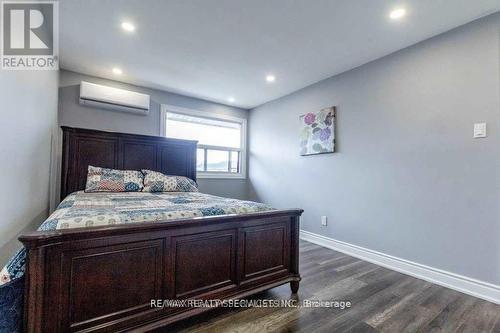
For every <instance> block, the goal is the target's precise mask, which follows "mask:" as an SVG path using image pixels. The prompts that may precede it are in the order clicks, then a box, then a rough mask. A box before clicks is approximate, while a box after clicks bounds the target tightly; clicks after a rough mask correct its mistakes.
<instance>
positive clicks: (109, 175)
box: [85, 165, 144, 193]
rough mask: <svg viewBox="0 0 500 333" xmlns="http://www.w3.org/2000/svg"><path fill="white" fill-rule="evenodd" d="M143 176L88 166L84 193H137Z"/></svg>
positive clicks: (135, 172)
mask: <svg viewBox="0 0 500 333" xmlns="http://www.w3.org/2000/svg"><path fill="white" fill-rule="evenodd" d="M143 187H144V175H143V174H142V172H140V171H136V170H115V169H107V168H100V167H94V166H91V165H89V167H88V172H87V184H86V186H85V192H89V193H90V192H138V191H141V190H142V188H143Z"/></svg>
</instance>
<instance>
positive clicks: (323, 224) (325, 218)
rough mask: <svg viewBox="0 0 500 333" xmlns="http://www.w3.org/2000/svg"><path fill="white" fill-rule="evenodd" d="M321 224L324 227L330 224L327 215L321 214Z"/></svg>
mask: <svg viewBox="0 0 500 333" xmlns="http://www.w3.org/2000/svg"><path fill="white" fill-rule="evenodd" d="M321 225H322V226H324V227H326V226H327V225H328V218H327V217H326V216H321Z"/></svg>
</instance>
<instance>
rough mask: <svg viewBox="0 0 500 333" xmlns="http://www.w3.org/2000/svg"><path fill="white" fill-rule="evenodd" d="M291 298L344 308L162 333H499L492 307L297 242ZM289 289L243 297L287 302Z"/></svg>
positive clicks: (268, 312) (499, 313)
mask: <svg viewBox="0 0 500 333" xmlns="http://www.w3.org/2000/svg"><path fill="white" fill-rule="evenodd" d="M300 273H301V275H302V282H301V284H300V289H299V293H298V295H297V296H296V297H297V299H298V300H299V301H300V300H304V299H311V300H334V299H335V300H348V301H351V302H352V307H351V308H350V309H344V310H340V309H332V308H300V309H298V308H247V309H215V310H212V311H209V312H207V313H205V314H202V315H200V316H198V317H195V318H191V319H188V320H185V321H182V322H180V323H177V324H174V325H171V326H169V327H167V328H166V329H165V331H168V332H197V333H202V332H217V333H218V332H241V333H243V332H248V333H252V332H339V333H340V332H362V333H364V332H366V333H373V332H375V333H380V332H391V333H392V332H397V333H399V332H425V333H427V332H470V333H480V332H500V305H496V304H493V303H490V302H487V301H483V300H481V299H478V298H475V297H472V296H468V295H465V294H462V293H460V292H457V291H454V290H451V289H447V288H444V287H441V286H438V285H435V284H432V283H429V282H426V281H423V280H419V279H416V278H413V277H410V276H407V275H404V274H401V273H398V272H395V271H391V270H389V269H385V268H383V267H380V266H377V265H374V264H371V263H368V262H365V261H362V260H359V259H356V258H353V257H350V256H347V255H345V254H342V253H340V252H336V251H333V250H329V249H326V248H323V247H320V246H317V245H315V244H312V243H308V242H305V241H301V244H300ZM290 297H291V291H290V286H289V285H284V286H281V287H277V288H274V289H272V290H269V291H267V292H264V293H260V294H258V295H256V296H254V297H251V298H250V299H290Z"/></svg>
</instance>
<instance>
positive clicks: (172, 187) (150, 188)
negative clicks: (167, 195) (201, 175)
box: [142, 170, 198, 192]
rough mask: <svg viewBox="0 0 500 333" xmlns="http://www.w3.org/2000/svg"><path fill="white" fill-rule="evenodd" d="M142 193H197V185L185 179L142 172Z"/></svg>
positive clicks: (154, 172) (159, 173) (153, 172)
mask: <svg viewBox="0 0 500 333" xmlns="http://www.w3.org/2000/svg"><path fill="white" fill-rule="evenodd" d="M142 173H143V174H144V190H143V191H144V192H198V185H196V183H195V182H194V181H193V180H192V179H190V178H187V177H182V176H169V175H165V174H163V173H161V172H157V171H151V170H142Z"/></svg>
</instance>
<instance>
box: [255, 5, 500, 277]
mask: <svg viewBox="0 0 500 333" xmlns="http://www.w3.org/2000/svg"><path fill="white" fill-rule="evenodd" d="M499 31H500V15H499V14H496V15H493V16H490V17H487V18H485V19H482V20H480V21H476V22H473V23H471V24H468V25H465V26H462V27H460V28H457V29H455V30H453V31H450V32H448V33H445V34H443V35H440V36H437V37H435V38H433V39H430V40H427V41H425V42H422V43H420V44H417V45H415V46H412V47H409V48H407V49H404V50H402V51H399V52H397V53H394V54H392V55H389V56H387V57H384V58H382V59H379V60H376V61H374V62H372V63H369V64H367V65H364V66H362V67H359V68H357V69H354V70H351V71H349V72H346V73H344V74H341V75H338V76H335V77H332V78H329V79H326V80H324V81H321V82H319V83H316V84H314V85H312V86H309V87H307V88H304V89H302V90H300V91H298V92H295V93H293V94H291V95H288V96H286V97H283V98H281V99H279V100H276V101H273V102H270V103H267V104H265V105H263V106H260V107H258V108H256V109H254V110H251V111H250V127H249V128H250V134H249V138H250V151H249V156H250V184H249V192H250V193H249V194H250V196H251V198H254V199H257V200H261V201H265V202H269V203H271V204H273V205H275V206H277V207H301V208H304V209H305V213H304V215H303V219H302V229H304V230H307V231H311V232H314V233H318V234H321V235H325V236H327V237H331V238H334V239H337V240H341V241H345V242H348V243H351V244H355V245H359V246H363V247H366V248H369V249H372V250H376V251H380V252H383V253H386V254H390V255H393V256H396V257H400V258H404V259H407V260H411V261H414V262H417V263H421V264H425V265H429V266H432V267H436V268H440V269H444V270H447V271H450V272H454V273H458V274H462V275H465V276H468V277H472V278H477V279H481V280H483V281H487V282H491V283H495V284H500V242H499V238H500V214H499V207H500V196H499V184H500V181H499V170H500V168H499V166H500V158H499V156H500V144H499V143H500V140H499V129H500V128H499V127H500V126H499V120H500V119H499V118H500V117H499V107H500V104H499V91H500V85H499V73H500V71H499V62H500V55H499ZM332 105H335V106H337V113H338V119H337V120H338V124H337V131H338V133H337V142H338V152H337V153H335V154H326V155H317V156H308V157H301V156H299V153H298V152H299V148H298V145H299V139H298V136H299V122H298V117H299V115H301V114H304V113H306V112H310V111H316V110H319V109H321V108H324V107H328V106H332ZM483 121H486V122H487V123H488V130H489V136H488V138H485V139H473V138H472V130H473V123H474V122H483ZM321 215H327V216H328V218H329V225H328V226H327V227H322V226H321V223H320V216H321Z"/></svg>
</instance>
